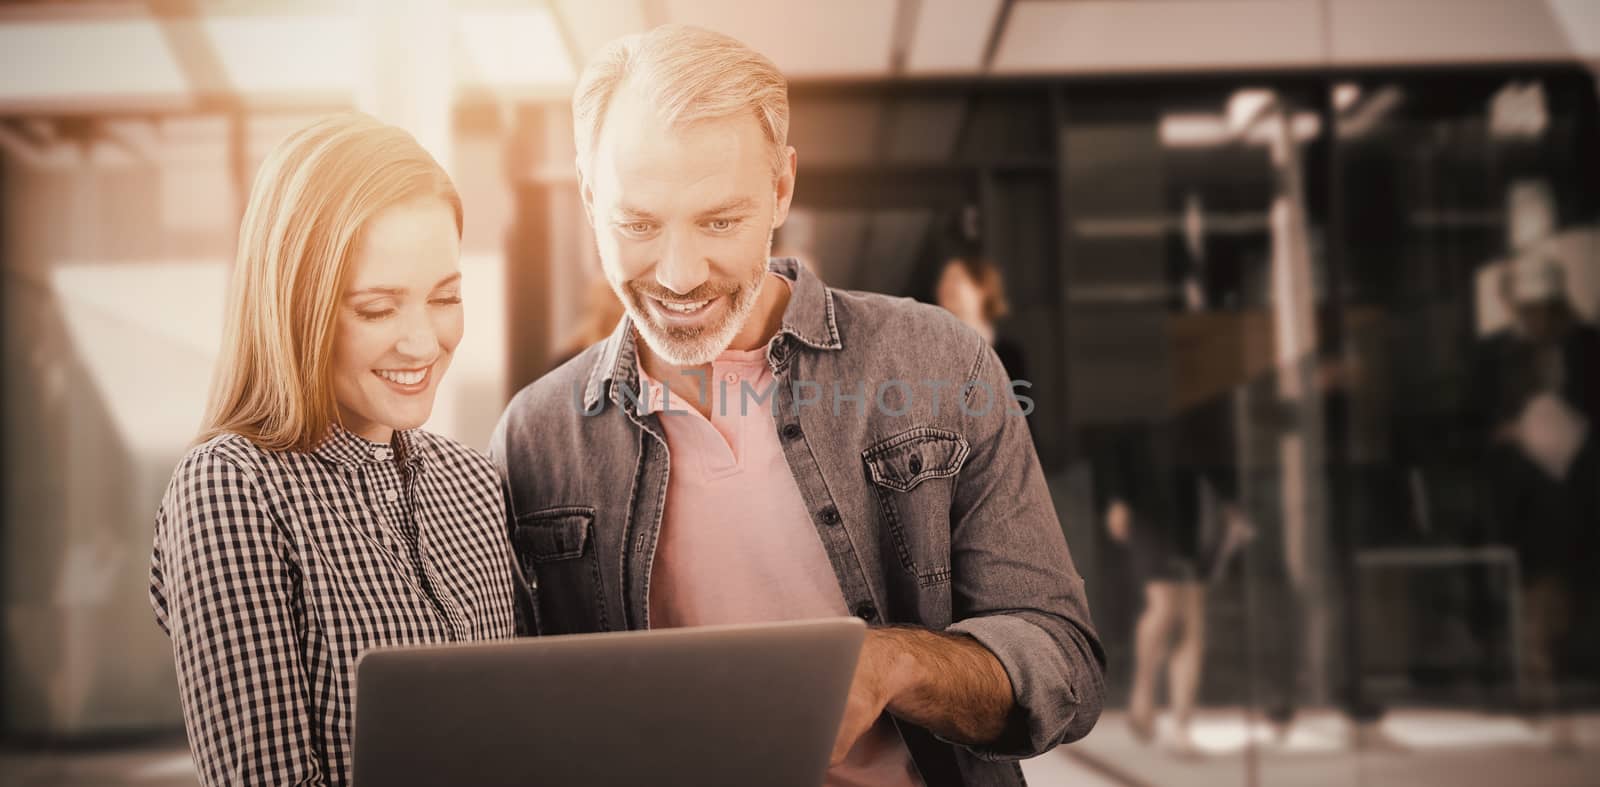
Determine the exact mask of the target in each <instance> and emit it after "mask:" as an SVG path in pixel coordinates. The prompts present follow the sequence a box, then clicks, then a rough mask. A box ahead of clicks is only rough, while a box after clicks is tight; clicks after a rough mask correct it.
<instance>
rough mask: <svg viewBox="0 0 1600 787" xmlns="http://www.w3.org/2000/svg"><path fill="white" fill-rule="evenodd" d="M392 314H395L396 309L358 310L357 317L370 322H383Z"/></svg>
mask: <svg viewBox="0 0 1600 787" xmlns="http://www.w3.org/2000/svg"><path fill="white" fill-rule="evenodd" d="M391 314H394V309H370V310H369V309H356V316H357V317H360V318H361V319H363V320H367V321H369V322H370V321H374V320H381V319H383V318H385V317H388V316H389V315H391Z"/></svg>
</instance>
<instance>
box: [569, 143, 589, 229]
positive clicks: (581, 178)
mask: <svg viewBox="0 0 1600 787" xmlns="http://www.w3.org/2000/svg"><path fill="white" fill-rule="evenodd" d="M573 164H574V165H575V166H576V167H577V169H578V197H579V201H581V202H582V203H583V214H584V215H585V216H588V217H589V226H591V227H593V226H594V190H593V189H591V188H589V178H588V177H586V176H585V175H584V174H583V159H582V157H579V156H574V157H573Z"/></svg>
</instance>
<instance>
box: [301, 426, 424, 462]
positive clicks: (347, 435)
mask: <svg viewBox="0 0 1600 787" xmlns="http://www.w3.org/2000/svg"><path fill="white" fill-rule="evenodd" d="M421 445H422V441H420V440H418V439H417V438H416V434H415V430H411V429H407V430H401V431H396V432H395V433H394V439H393V440H392V441H391V442H389V443H375V442H373V441H371V440H368V439H367V438H365V437H362V436H361V435H358V434H356V433H355V432H352V431H350V430H348V429H346V428H344V427H343V426H340V425H339V424H333V425H331V426H329V427H328V434H327V435H326V436H325V437H323V438H322V442H320V443H318V444H317V447H316V448H314V449H312V451H311V453H312V454H313V455H314V456H317V457H320V458H322V459H324V460H327V461H328V462H331V463H333V464H336V465H344V466H345V467H361V466H363V465H369V464H378V463H382V462H393V461H399V460H400V459H401V457H404V459H403V461H404V464H405V466H407V467H412V466H415V465H417V464H420V463H421V462H422V461H423V457H422V453H421V451H420V450H419V449H420V448H421ZM397 449H398V450H397ZM397 454H398V456H397Z"/></svg>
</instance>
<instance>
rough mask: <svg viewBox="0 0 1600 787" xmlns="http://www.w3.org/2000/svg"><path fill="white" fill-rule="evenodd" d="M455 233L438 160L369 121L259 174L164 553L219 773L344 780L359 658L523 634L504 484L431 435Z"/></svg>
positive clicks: (450, 318) (316, 140)
mask: <svg viewBox="0 0 1600 787" xmlns="http://www.w3.org/2000/svg"><path fill="white" fill-rule="evenodd" d="M461 227H462V213H461V201H460V198H459V197H458V196H457V193H456V190H455V187H454V186H453V185H452V184H451V182H450V179H449V177H448V176H447V175H446V174H445V172H444V170H442V169H441V168H440V167H439V165H438V164H437V163H436V162H435V161H434V160H433V158H432V157H430V156H429V155H428V153H427V152H426V151H424V150H423V149H422V147H421V146H419V145H418V144H417V142H416V140H414V139H413V138H412V137H411V136H410V135H409V134H407V133H406V132H404V131H402V130H400V129H398V128H394V127H392V126H387V125H383V124H381V123H379V122H377V121H375V120H373V119H371V118H368V117H366V116H364V115H354V114H351V115H342V116H335V117H331V118H328V119H325V120H322V121H320V122H318V123H316V124H314V125H312V126H310V127H308V128H306V129H303V130H301V131H299V132H296V133H294V134H292V135H290V136H289V137H288V138H287V139H285V140H284V141H283V142H282V143H280V144H279V146H278V147H277V148H276V149H275V150H274V151H273V152H272V153H271V154H270V155H269V156H268V157H267V159H266V161H265V162H264V163H263V164H262V167H261V171H260V172H259V173H258V175H257V177H256V181H255V186H254V188H253V189H252V191H251V194H250V200H249V205H248V207H247V208H246V212H245V217H244V222H243V225H242V227H241V228H240V233H239V251H238V257H237V262H236V264H235V269H234V272H233V277H232V283H231V285H230V290H231V292H230V294H229V301H228V313H227V329H226V333H225V335H224V337H223V342H222V355H221V357H220V358H219V360H218V369H217V372H216V375H215V377H214V380H213V383H212V391H211V399H210V405H209V408H208V411H207V412H206V414H205V419H204V427H203V431H202V433H201V435H200V438H199V444H198V445H196V446H195V447H194V448H193V449H192V450H190V451H189V453H188V455H186V456H185V457H184V459H183V461H182V462H181V463H180V464H179V465H178V468H177V470H176V471H175V472H174V473H173V475H172V481H171V483H170V484H169V485H168V487H167V491H166V495H165V497H164V498H163V500H162V504H161V507H160V509H159V511H158V512H157V514H156V529H155V544H154V548H153V552H152V555H151V569H150V601H151V603H152V605H153V607H154V609H155V617H156V621H157V623H158V624H160V626H161V627H162V629H163V630H165V631H166V633H167V634H168V636H169V637H170V638H171V641H172V652H173V657H174V661H175V663H176V666H177V673H178V685H179V690H180V693H181V702H182V705H183V711H184V721H185V724H186V726H187V728H188V734H189V745H190V749H191V751H192V753H193V755H194V759H195V764H196V766H197V768H196V769H197V771H198V773H199V776H200V780H201V781H202V782H203V783H205V784H208V785H222V784H230V785H232V784H301V785H343V784H346V783H348V781H349V771H350V753H351V749H350V743H351V740H350V732H351V729H350V724H351V712H352V710H353V708H352V705H351V692H352V689H353V680H354V676H355V670H354V667H355V662H356V659H357V658H358V657H359V656H360V655H361V653H362V651H364V650H366V649H368V648H371V647H375V646H380V645H404V644H419V643H436V642H455V641H463V640H481V639H493V638H501V637H509V636H512V635H513V634H514V633H515V612H514V606H515V602H514V600H513V594H514V592H515V590H514V589H515V587H516V585H515V583H514V581H513V578H512V576H513V573H514V568H513V564H512V562H511V561H510V559H509V552H508V549H509V547H508V544H507V542H506V537H505V531H504V530H503V527H504V524H503V523H504V521H505V520H504V503H503V498H502V496H501V490H500V482H499V476H498V475H497V473H496V471H495V468H494V466H493V465H491V464H490V463H489V462H488V460H487V459H486V458H484V457H483V456H481V455H479V454H477V453H475V452H474V451H472V450H470V449H467V448H465V447H463V446H461V445H459V444H457V443H455V442H453V441H451V440H449V439H447V438H444V437H441V436H438V435H434V434H430V433H428V432H424V431H422V430H421V429H419V428H418V427H420V426H421V425H422V424H423V422H425V421H426V420H427V418H428V415H429V413H430V411H431V410H432V408H433V402H434V396H435V394H436V392H437V390H438V385H439V380H440V378H441V377H443V376H444V374H445V371H446V370H447V369H448V368H449V366H450V360H451V357H452V354H453V353H454V351H455V349H456V346H457V344H458V343H459V342H460V341H461V335H462V309H463V305H462V303H461V265H460V240H461Z"/></svg>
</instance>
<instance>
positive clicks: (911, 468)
mask: <svg viewBox="0 0 1600 787" xmlns="http://www.w3.org/2000/svg"><path fill="white" fill-rule="evenodd" d="M970 452H971V449H970V447H969V446H968V444H967V441H966V439H965V438H963V437H961V436H960V435H958V434H956V433H954V432H950V431H946V430H944V429H937V428H934V427H926V426H924V427H918V428H915V429H909V430H907V431H904V432H901V433H900V434H897V435H895V436H893V437H890V438H888V439H887V440H883V441H881V442H879V443H878V444H876V445H874V446H872V447H871V448H868V449H867V450H865V451H863V452H861V456H862V459H863V460H864V461H865V463H866V472H867V480H869V481H871V482H872V489H873V494H874V495H875V496H876V497H877V499H878V506H879V509H880V510H881V511H882V512H883V519H884V524H885V526H886V529H887V531H888V533H889V535H890V538H891V539H892V541H893V544H892V546H893V547H894V551H895V553H896V555H897V556H898V557H899V560H900V566H901V568H902V569H904V570H905V571H906V572H908V573H910V574H911V575H912V576H915V577H916V579H917V584H918V585H920V586H922V587H929V586H932V585H938V584H943V583H948V582H949V581H950V502H951V498H952V497H953V494H954V491H955V477H956V475H957V474H958V473H960V472H961V467H962V465H963V464H965V463H966V461H967V455H968V454H969V453H970Z"/></svg>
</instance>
